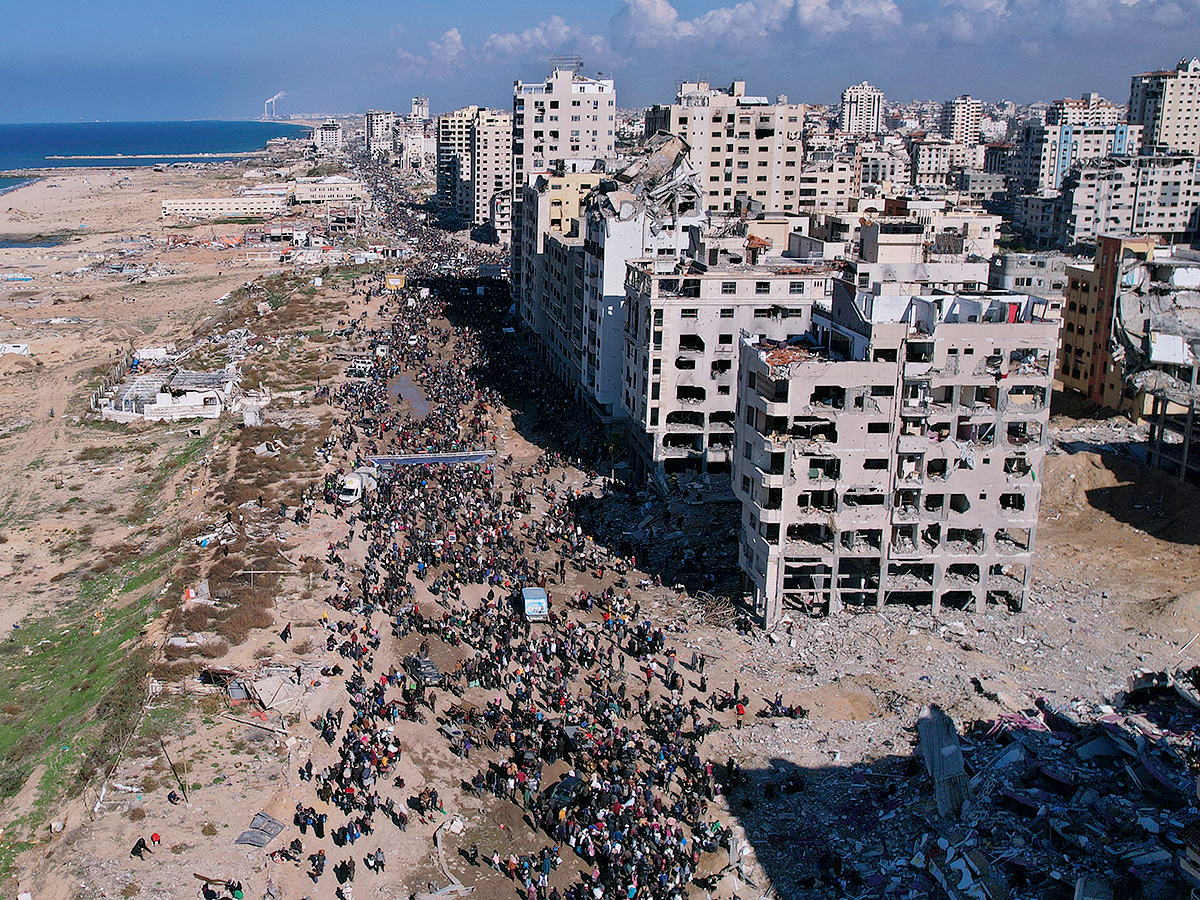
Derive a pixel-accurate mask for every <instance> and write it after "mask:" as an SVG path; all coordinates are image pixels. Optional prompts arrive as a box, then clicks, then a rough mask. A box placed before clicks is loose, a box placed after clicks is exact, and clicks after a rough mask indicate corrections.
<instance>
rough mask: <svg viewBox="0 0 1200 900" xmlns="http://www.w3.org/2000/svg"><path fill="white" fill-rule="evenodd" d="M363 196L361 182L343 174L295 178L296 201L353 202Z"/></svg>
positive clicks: (364, 192)
mask: <svg viewBox="0 0 1200 900" xmlns="http://www.w3.org/2000/svg"><path fill="white" fill-rule="evenodd" d="M365 196H366V191H365V189H364V188H363V185H362V182H361V181H355V180H354V179H353V178H347V177H346V176H345V175H330V176H329V177H327V178H297V179H296V190H295V194H294V197H295V200H296V202H297V203H353V202H354V201H356V200H361V199H363V197H365Z"/></svg>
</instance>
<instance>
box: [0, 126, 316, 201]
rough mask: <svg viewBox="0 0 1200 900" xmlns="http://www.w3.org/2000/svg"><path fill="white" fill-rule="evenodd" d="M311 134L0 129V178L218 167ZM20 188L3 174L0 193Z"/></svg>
mask: <svg viewBox="0 0 1200 900" xmlns="http://www.w3.org/2000/svg"><path fill="white" fill-rule="evenodd" d="M308 131H309V129H308V128H306V127H304V126H303V125H291V124H288V123H285V122H236V121H193V122H67V123H48V124H41V125H35V124H26V125H0V173H4V172H11V171H12V170H14V169H48V168H64V167H65V168H76V167H84V166H88V167H94V168H105V169H112V168H118V167H122V166H152V165H157V164H160V163H163V164H166V163H178V162H215V161H218V160H221V159H223V158H224V159H228V158H229V157H228V156H225V157H222V154H229V153H244V152H247V151H252V150H261V149H263V148H264V147H265V146H266V145H267V141H269V140H270V139H271V138H275V137H286V138H300V137H304V136H305V134H307V133H308ZM27 180H28V179H20V182H24V181H27ZM17 186H19V182H18V180H17V179H15V178H13V177H11V176H4V175H2V174H0V193H3V192H5V191H7V190H12V189H13V188H14V187H17Z"/></svg>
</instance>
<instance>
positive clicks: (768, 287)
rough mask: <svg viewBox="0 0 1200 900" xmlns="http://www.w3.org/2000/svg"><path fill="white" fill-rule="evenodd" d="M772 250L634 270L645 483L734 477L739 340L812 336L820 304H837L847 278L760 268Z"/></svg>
mask: <svg viewBox="0 0 1200 900" xmlns="http://www.w3.org/2000/svg"><path fill="white" fill-rule="evenodd" d="M763 243H765V241H763V240H762V239H759V238H755V237H751V238H749V239H746V238H738V239H737V240H736V242H735V244H738V245H743V246H744V247H745V249H744V250H742V252H741V254H739V255H734V256H733V257H732V258H730V257H731V254H730V253H728V252H724V253H722V252H721V251H719V250H715V251H713V252H712V253H711V254H710V253H708V252H706V249H707V248H705V247H698V248H696V256H699V257H700V258H699V259H697V258H695V257H691V258H685V259H682V260H679V261H675V260H667V261H660V260H658V259H655V258H645V259H639V260H633V261H631V262H630V263H629V265H628V269H627V273H628V274H627V276H626V284H625V289H626V303H627V307H628V308H627V311H626V317H625V361H624V372H625V376H624V391H623V395H622V403H623V405H624V408H625V411H626V414H627V415H628V417H629V420H630V426H631V427H630V445H631V449H632V450H633V463H634V471H635V474H637V475H639V476H649V477H650V478H651V479H653V480H655V481H657V482H658V483H659V484H660V486H662V487H664V488H665V485H666V483H667V482H666V476H669V475H671V474H676V473H684V472H688V473H695V474H699V473H702V472H708V473H713V474H722V475H728V474H729V472H730V464H731V461H732V458H733V453H734V415H735V407H736V399H737V398H736V393H735V386H736V384H737V362H738V355H737V354H738V350H737V341H738V340H739V338H740V337H741V336H742V335H747V334H750V335H756V336H758V337H760V338H763V339H778V340H787V339H788V338H791V337H798V336H801V335H804V334H806V333H807V332H808V331H809V329H810V327H811V326H812V309H813V304H814V303H818V302H819V303H828V297H829V294H830V292H831V291H832V286H833V282H834V278H835V277H836V275H837V271H838V270H836V269H835V268H833V267H832V266H829V265H826V264H818V265H797V264H796V261H795V260H791V259H783V258H779V257H775V258H772V259H770V260H769V261H768V260H763V261H760V262H757V263H751V262H750V259H752V258H754V257H755V253H754V248H755V246H756V245H759V244H763ZM745 245H748V246H745ZM701 259H705V260H708V261H706V262H701Z"/></svg>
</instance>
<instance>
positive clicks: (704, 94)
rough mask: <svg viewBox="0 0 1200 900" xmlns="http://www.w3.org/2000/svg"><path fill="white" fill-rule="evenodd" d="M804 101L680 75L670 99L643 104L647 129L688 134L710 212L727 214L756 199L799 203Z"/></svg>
mask: <svg viewBox="0 0 1200 900" xmlns="http://www.w3.org/2000/svg"><path fill="white" fill-rule="evenodd" d="M806 109H807V107H805V106H804V105H803V104H795V103H788V102H787V99H786V98H778V99H777V102H775V103H772V102H771V101H770V99H769V98H767V97H760V96H753V95H749V94H747V93H746V82H744V81H735V82H733V83H732V84H731V85H730V86H729V87H728V88H727V89H719V88H713V87H712V86H711V85H710V84H709V83H708V82H707V81H698V82H684V83H683V85H682V86H681V87H680V89H679V93H678V95H677V96H676V98H675V102H674V103H673V104H671V105H670V106H659V105H655V106H652V107H650V109H648V110H647V111H646V136H647V137H650V136H652V135H654V134H655V133H657V132H659V131H667V132H670V133H671V134H675V135H678V136H679V137H681V138H683V139H684V140H685V141H687V143H688V146H689V147H690V148H691V158H692V165H693V166H694V167H695V169H696V173H697V175H698V176H699V178H700V183H701V185H702V187H703V188H704V194H705V208H706V209H707V210H708V211H709V212H710V213H732V212H734V211H735V210H738V209H744V208H745V207H746V206H747V205H748V203H749V201H756V202H757V203H758V204H760V205H761V208H762V209H764V210H767V211H768V212H792V213H794V212H796V211H798V210H799V209H800V207H801V205H802V203H801V201H800V169H801V166H802V165H803V163H804V140H803V130H804V116H805V111H806Z"/></svg>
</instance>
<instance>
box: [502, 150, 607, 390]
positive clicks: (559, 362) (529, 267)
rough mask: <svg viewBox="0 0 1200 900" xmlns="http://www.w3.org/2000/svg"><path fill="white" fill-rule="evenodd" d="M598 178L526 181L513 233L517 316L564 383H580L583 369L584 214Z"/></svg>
mask: <svg viewBox="0 0 1200 900" xmlns="http://www.w3.org/2000/svg"><path fill="white" fill-rule="evenodd" d="M599 181H600V176H599V175H597V174H592V173H572V174H563V175H539V176H538V177H537V178H536V179H534V181H533V182H532V183H528V184H526V185H524V188H523V196H522V200H521V208H522V210H523V211H524V214H523V216H522V218H521V228H522V234H521V235H519V236H518V235H514V236H513V251H514V253H513V273H512V280H513V298H514V300H515V301H516V303H517V314H518V315H519V316H520V318H521V321H522V322H524V323H525V324H526V326H527V327H528V328H529V329H530V330H531V331H532V332H533V334H534V335H535V337H536V340H537V341H538V343H539V345H541V347H542V348H543V350H544V354H545V357H546V359H547V362H548V363H549V364H550V367H551V370H552V371H553V372H554V374H555V376H556V377H557V378H558V379H559V380H561V381H562V382H563V383H565V384H578V383H579V380H580V373H581V372H582V368H583V366H582V352H583V351H582V346H583V345H582V336H583V272H582V268H583V263H582V254H583V238H582V236H581V232H582V226H581V224H580V217H581V216H582V215H583V211H584V207H583V201H584V198H585V197H586V196H587V195H588V193H590V192H591V191H592V190H593V189H595V188H596V187H597V186H598V184H599ZM518 248H520V250H521V252H520V253H518V252H517V250H518Z"/></svg>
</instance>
